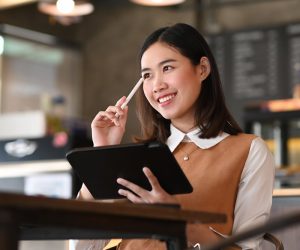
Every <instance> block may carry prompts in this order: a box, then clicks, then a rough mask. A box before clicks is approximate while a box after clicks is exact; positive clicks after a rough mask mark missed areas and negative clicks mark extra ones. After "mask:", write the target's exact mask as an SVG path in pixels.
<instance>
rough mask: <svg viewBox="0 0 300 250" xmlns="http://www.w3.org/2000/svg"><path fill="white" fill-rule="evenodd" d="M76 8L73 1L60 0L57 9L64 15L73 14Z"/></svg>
mask: <svg viewBox="0 0 300 250" xmlns="http://www.w3.org/2000/svg"><path fill="white" fill-rule="evenodd" d="M74 7H75V2H74V1H73V0H58V1H57V2H56V8H57V9H58V11H60V12H61V13H62V14H68V13H71V12H72V11H73V9H74Z"/></svg>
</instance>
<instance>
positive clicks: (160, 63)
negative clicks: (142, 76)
mask: <svg viewBox="0 0 300 250" xmlns="http://www.w3.org/2000/svg"><path fill="white" fill-rule="evenodd" d="M169 62H176V60H175V59H166V60H163V61H161V62H159V63H158V66H162V65H164V64H166V63H169ZM149 70H150V68H143V69H142V70H141V72H145V71H149Z"/></svg>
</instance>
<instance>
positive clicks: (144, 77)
mask: <svg viewBox="0 0 300 250" xmlns="http://www.w3.org/2000/svg"><path fill="white" fill-rule="evenodd" d="M142 77H143V79H144V80H145V79H147V78H149V77H150V74H149V73H145V74H143V75H142Z"/></svg>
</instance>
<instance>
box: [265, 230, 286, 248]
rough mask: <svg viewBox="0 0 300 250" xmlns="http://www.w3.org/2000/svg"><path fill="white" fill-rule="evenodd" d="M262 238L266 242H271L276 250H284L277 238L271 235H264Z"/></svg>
mask: <svg viewBox="0 0 300 250" xmlns="http://www.w3.org/2000/svg"><path fill="white" fill-rule="evenodd" d="M263 238H264V239H265V240H266V241H269V242H271V243H272V244H273V245H274V246H275V249H276V250H284V247H283V244H282V242H281V241H280V240H279V239H278V238H276V237H275V236H274V235H273V234H270V233H265V234H264V235H263Z"/></svg>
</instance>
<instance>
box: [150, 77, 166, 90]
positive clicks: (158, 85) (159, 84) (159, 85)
mask: <svg viewBox="0 0 300 250" xmlns="http://www.w3.org/2000/svg"><path fill="white" fill-rule="evenodd" d="M166 87H167V84H166V83H165V82H164V81H163V79H162V78H161V77H156V78H155V80H154V83H153V92H154V93H158V92H160V91H162V90H164V89H165V88H166Z"/></svg>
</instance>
